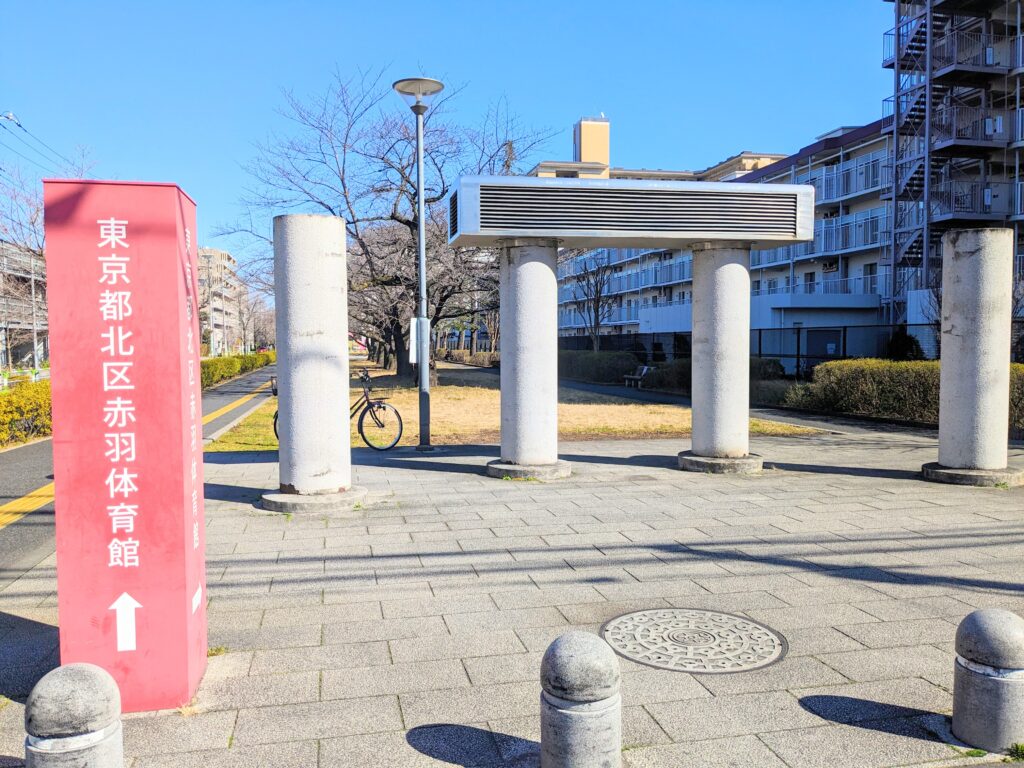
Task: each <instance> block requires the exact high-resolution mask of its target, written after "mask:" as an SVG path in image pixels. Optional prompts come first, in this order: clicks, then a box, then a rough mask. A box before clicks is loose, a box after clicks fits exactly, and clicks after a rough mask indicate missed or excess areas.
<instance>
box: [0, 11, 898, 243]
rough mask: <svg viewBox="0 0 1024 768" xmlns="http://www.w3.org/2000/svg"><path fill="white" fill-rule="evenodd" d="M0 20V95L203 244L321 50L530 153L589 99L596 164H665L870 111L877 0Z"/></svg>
mask: <svg viewBox="0 0 1024 768" xmlns="http://www.w3.org/2000/svg"><path fill="white" fill-rule="evenodd" d="M0 23H2V26H3V29H4V32H5V34H4V35H3V43H2V44H0V112H7V111H12V112H14V113H15V114H16V115H17V116H18V117H19V118H20V119H21V120H22V122H23V123H24V124H25V125H26V126H27V127H28V128H29V129H30V130H32V131H33V132H35V134H36V135H38V136H39V137H41V138H42V139H43V140H44V141H45V142H46V143H48V144H50V145H51V146H52V147H54V148H55V149H57V150H58V151H61V152H63V153H64V154H70V153H71V152H72V151H73V150H74V148H75V147H76V146H83V147H86V148H87V149H88V150H89V153H90V156H91V159H92V160H93V161H94V163H95V166H94V169H93V175H94V176H96V177H99V178H115V179H141V180H152V181H174V182H177V183H178V184H180V185H181V186H182V187H183V188H184V189H185V190H186V191H187V192H188V193H189V194H190V195H192V196H193V197H194V198H196V200H197V202H198V204H199V229H200V237H201V242H202V243H203V244H204V245H213V246H217V247H230V246H231V243H230V242H225V241H224V240H223V239H221V240H217V239H214V238H212V237H211V232H212V231H213V230H214V229H215V228H216V227H217V225H219V224H222V223H225V222H228V221H231V220H233V219H234V218H235V217H236V216H237V214H238V211H239V209H238V206H237V201H238V199H239V197H240V195H241V192H242V188H243V187H244V186H245V185H246V183H248V177H247V176H246V174H245V172H244V170H243V169H242V166H243V164H244V163H246V162H247V161H248V160H249V159H250V158H251V157H252V156H253V154H254V145H255V143H257V142H259V141H261V140H263V139H264V138H265V137H266V136H267V135H268V134H269V133H270V132H271V131H279V130H281V129H282V128H284V127H285V125H284V122H283V120H282V119H281V118H280V117H279V116H278V115H277V113H276V111H275V110H276V109H277V108H279V107H280V106H281V105H282V101H283V100H282V96H281V92H282V89H291V90H294V91H295V92H296V93H297V94H300V95H301V94H307V93H308V94H315V93H318V92H322V91H323V90H324V89H325V88H326V87H327V85H328V83H329V82H330V78H331V73H332V71H333V70H334V68H335V67H337V68H338V70H339V71H341V72H342V73H347V72H354V71H355V70H357V69H358V68H360V67H363V68H371V69H376V68H384V69H385V70H386V77H387V78H388V79H389V80H390V79H397V78H399V77H403V76H408V75H416V74H425V75H429V76H432V77H437V78H440V79H442V80H444V81H446V82H450V83H456V84H462V85H463V86H464V91H463V93H462V94H461V95H460V96H459V99H458V104H457V105H456V106H457V114H456V115H455V117H457V118H459V119H464V120H466V121H467V122H469V123H475V122H477V120H478V117H479V116H480V115H481V114H482V113H483V112H484V111H485V110H486V109H487V106H488V104H489V103H491V102H494V101H495V100H497V99H499V98H504V99H506V100H507V102H508V104H509V107H510V108H511V110H512V111H514V112H515V113H517V114H518V115H519V116H520V117H521V118H522V120H523V121H524V122H526V123H527V124H529V125H533V126H536V127H538V128H549V129H553V130H556V131H558V133H557V134H556V135H555V137H554V138H553V139H552V140H551V141H550V142H549V144H548V147H547V150H546V151H545V152H544V153H543V154H544V156H545V158H549V159H569V158H570V157H571V153H572V134H571V131H570V128H571V125H572V123H573V122H574V121H575V120H576V119H577V118H578V117H580V116H581V115H596V114H599V113H601V112H603V113H604V114H605V115H606V116H607V117H608V118H609V119H610V120H611V121H612V163H613V164H614V165H617V166H627V167H646V168H672V169H683V168H686V169H690V168H702V167H705V166H707V165H710V164H712V163H714V162H716V161H718V160H721V159H723V158H725V157H727V156H729V155H731V154H734V153H736V152H739V151H741V150H754V151H764V152H792V151H795V150H796V149H798V148H800V147H801V146H804V145H806V144H808V143H810V142H811V141H813V139H814V137H815V136H817V135H819V134H821V133H824V132H825V131H827V130H830V129H832V128H834V127H836V126H839V125H854V124H861V123H866V122H870V121H873V120H875V119H877V118H878V117H880V116H881V102H882V99H883V97H884V96H886V95H887V94H888V93H890V92H891V88H892V77H891V73H889V72H887V71H886V70H883V69H882V68H881V66H880V62H881V50H882V33H883V32H884V31H885V30H887V29H888V28H890V27H891V25H892V5H891V3H886V2H883V1H882V0H772V1H771V2H768V1H767V0H731V2H716V0H703V1H698V0H675V1H674V2H644V1H643V0H640V2H633V3H621V2H603V1H599V0H546V1H543V2H542V1H537V0H521V1H520V2H515V3H511V2H508V3H500V2H479V0H477V1H476V2H463V1H462V0H457V1H451V2H448V1H446V0H434V1H433V2H420V3H414V2H407V1H406V0H378V1H377V2H367V1H366V0H359V1H358V2H354V1H352V0H334V1H333V2H328V1H327V0H323V1H320V2H314V1H313V0H291V1H290V2H287V3H284V2H277V3H272V2H263V1H261V0H247V1H246V2H242V1H241V0H205V2H194V1H193V0H177V1H176V2H171V3H150V2H121V3H115V2H105V1H104V0H88V1H86V0H78V2H62V1H60V0H50V1H49V2H47V1H46V0H41V1H40V2H24V1H21V2H19V1H16V0H0ZM395 98H396V99H397V98H398V97H397V96H396V97H395ZM410 117H411V116H410ZM0 142H3V143H4V144H7V145H8V146H9V147H13V148H15V149H17V150H19V151H23V152H25V153H26V154H29V155H30V156H32V157H36V159H40V158H38V157H37V156H35V155H32V154H31V153H30V152H27V150H26V148H25V147H24V145H20V144H18V143H17V142H15V141H12V139H11V137H10V135H9V134H6V133H5V132H3V131H0ZM538 159H539V158H538ZM18 163H20V164H21V165H22V167H23V168H24V169H25V170H26V171H28V172H33V171H34V172H36V173H38V174H39V175H40V176H42V175H44V174H43V173H42V172H41V171H39V169H38V168H35V167H34V166H32V165H30V164H28V163H25V162H24V161H22V160H21V159H20V158H18V157H17V156H16V155H14V154H13V153H12V152H11V151H10V150H9V149H7V148H5V147H3V146H0V168H5V167H7V166H9V165H12V164H18Z"/></svg>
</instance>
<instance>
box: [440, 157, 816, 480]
mask: <svg viewBox="0 0 1024 768" xmlns="http://www.w3.org/2000/svg"><path fill="white" fill-rule="evenodd" d="M448 215H449V221H448V224H449V232H448V238H449V242H450V243H451V244H452V245H455V246H476V247H488V246H490V247H500V248H502V255H501V261H500V266H501V285H500V290H501V459H500V460H499V461H496V462H491V464H490V465H489V466H488V472H489V473H490V474H491V475H494V476H496V477H509V476H512V477H516V476H519V477H537V478H548V479H551V478H555V477H564V476H565V475H566V474H568V473H569V467H568V465H567V464H566V463H565V462H560V461H559V460H558V281H557V276H556V265H557V260H558V249H559V248H601V247H628V248H673V249H675V248H690V249H691V250H692V251H693V297H694V298H693V385H692V399H693V439H692V446H691V447H692V449H691V450H689V451H684V452H682V453H680V455H679V466H680V468H681V469H688V470H693V471H699V472H756V471H759V470H760V469H761V466H762V461H761V458H760V457H759V456H755V455H752V454H751V453H750V434H749V410H750V408H749V406H750V393H749V381H750V369H749V357H750V250H751V248H754V247H772V246H778V245H786V244H789V243H799V242H802V241H806V240H812V239H813V238H814V187H811V186H800V185H795V184H742V183H731V182H702V181H646V180H631V179H578V178H558V177H555V178H538V177H533V176H527V177H508V176H464V177H463V178H461V179H459V181H458V183H457V184H456V185H455V188H454V189H453V190H452V193H451V195H450V197H449V199H448Z"/></svg>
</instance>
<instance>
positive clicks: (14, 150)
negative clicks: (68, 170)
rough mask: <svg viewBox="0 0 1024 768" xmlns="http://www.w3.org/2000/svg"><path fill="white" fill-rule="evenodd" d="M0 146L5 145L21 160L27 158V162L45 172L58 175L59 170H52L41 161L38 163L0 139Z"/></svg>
mask: <svg viewBox="0 0 1024 768" xmlns="http://www.w3.org/2000/svg"><path fill="white" fill-rule="evenodd" d="M0 147H5V148H6V149H9V150H10V151H11V152H13V153H14V154H16V155H17V156H18V157H20V158H22V159H23V160H27V161H28V162H30V163H32V165H34V166H36V167H37V168H39V169H40V170H42V171H45V172H46V173H54V174H57V175H58V176H59V175H60V171H57V170H54V169H53V168H52V167H51V168H47V167H45V166H44V165H42V164H41V163H38V162H36V161H35V160H33V159H32V158H31V157H28V156H27V155H23V154H22V153H21V152H19V151H18V150H16V149H15V148H14V147H12V146H10V145H8V144H4V143H3V142H2V141H0Z"/></svg>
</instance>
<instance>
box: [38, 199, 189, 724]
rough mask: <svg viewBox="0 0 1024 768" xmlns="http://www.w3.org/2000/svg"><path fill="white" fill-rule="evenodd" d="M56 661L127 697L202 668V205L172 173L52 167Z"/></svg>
mask: <svg viewBox="0 0 1024 768" xmlns="http://www.w3.org/2000/svg"><path fill="white" fill-rule="evenodd" d="M43 188H44V199H45V208H46V210H45V216H46V219H45V223H46V266H47V282H48V302H49V306H50V318H49V327H50V350H51V360H52V382H53V383H52V386H53V460H54V461H53V463H54V483H55V486H56V521H57V600H58V608H59V624H60V656H61V663H63V664H69V663H73V662H91V663H93V664H97V665H99V666H101V667H103V668H104V669H106V670H107V671H108V672H110V674H111V675H113V676H114V679H115V680H117V683H118V685H119V686H120V688H121V699H122V703H123V707H124V710H125V711H128V712H137V711H142V710H151V709H165V708H170V707H177V706H181V705H182V704H185V703H187V702H188V701H190V700H191V698H192V696H193V695H194V694H195V691H196V689H197V688H198V687H199V681H200V679H201V678H202V676H203V672H204V671H205V669H206V575H205V562H204V556H203V550H204V524H203V454H202V447H203V437H202V407H201V400H200V386H199V343H200V333H199V317H198V313H199V308H198V300H197V297H198V274H197V262H196V235H195V231H196V206H195V203H194V202H193V201H192V200H191V199H190V198H189V197H188V196H187V195H186V194H185V193H184V192H182V191H181V189H179V188H178V187H177V186H176V185H174V184H144V183H122V182H107V181H63V180H54V181H46V182H44V185H43Z"/></svg>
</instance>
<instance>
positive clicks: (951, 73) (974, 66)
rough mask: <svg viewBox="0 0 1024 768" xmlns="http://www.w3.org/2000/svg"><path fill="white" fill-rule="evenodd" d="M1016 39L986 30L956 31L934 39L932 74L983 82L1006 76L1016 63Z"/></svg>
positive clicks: (957, 81)
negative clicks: (989, 32)
mask: <svg viewBox="0 0 1024 768" xmlns="http://www.w3.org/2000/svg"><path fill="white" fill-rule="evenodd" d="M1015 53H1016V44H1015V41H1014V40H1013V39H1012V38H1009V37H1004V36H1001V35H990V34H987V33H983V32H965V31H959V30H958V31H953V32H950V33H948V34H946V35H943V36H942V37H940V38H938V39H936V40H934V41H933V42H932V73H933V75H932V76H933V77H934V78H935V79H936V80H940V81H941V80H943V79H954V78H955V79H956V83H957V84H958V85H962V84H965V83H966V82H968V81H970V82H974V83H975V84H979V85H980V84H981V83H983V82H984V81H986V80H988V79H990V78H992V77H993V76H996V75H1005V74H1006V73H1007V72H1008V71H1009V69H1010V67H1011V65H1012V64H1013V60H1014V55H1015Z"/></svg>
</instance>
